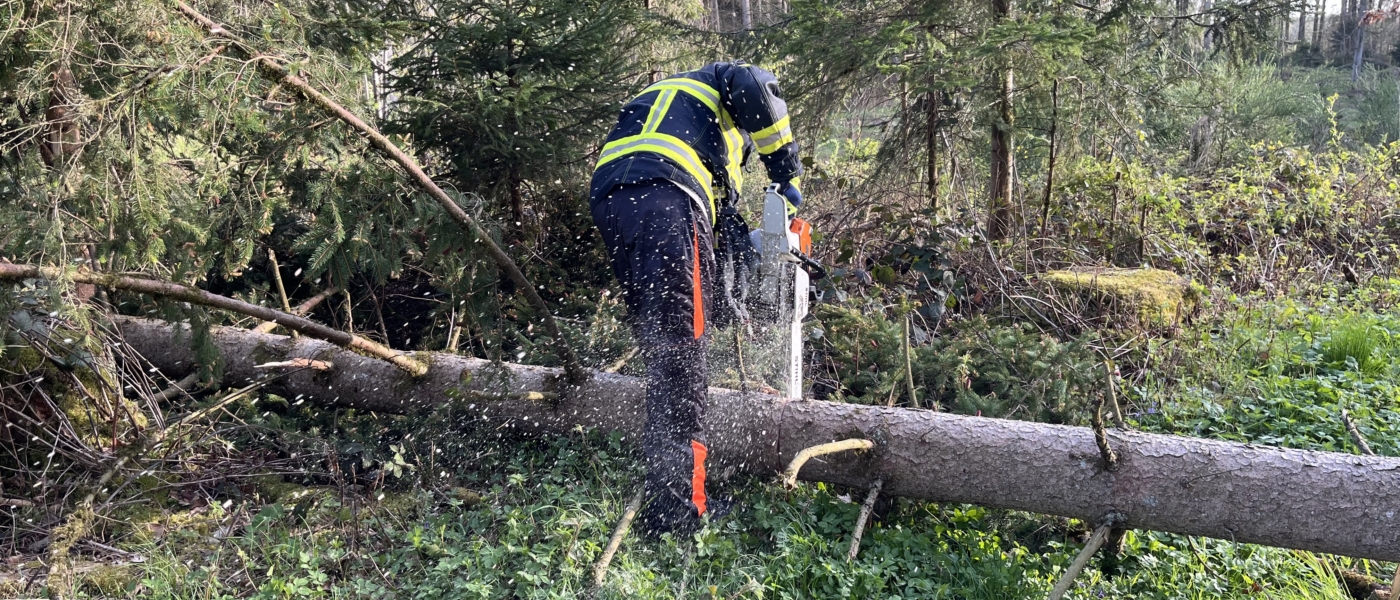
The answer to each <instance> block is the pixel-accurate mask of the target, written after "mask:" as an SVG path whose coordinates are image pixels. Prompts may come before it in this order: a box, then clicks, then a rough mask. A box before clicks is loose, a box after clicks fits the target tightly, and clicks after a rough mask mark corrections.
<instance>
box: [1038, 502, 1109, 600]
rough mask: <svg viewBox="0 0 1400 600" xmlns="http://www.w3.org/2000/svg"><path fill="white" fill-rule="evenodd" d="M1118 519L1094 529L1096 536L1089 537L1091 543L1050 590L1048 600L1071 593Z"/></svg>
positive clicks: (1055, 599) (1105, 522) (1081, 551)
mask: <svg viewBox="0 0 1400 600" xmlns="http://www.w3.org/2000/svg"><path fill="white" fill-rule="evenodd" d="M1116 520H1118V519H1116V518H1114V517H1109V518H1108V519H1106V520H1105V521H1104V523H1103V524H1101V525H1099V526H1098V527H1097V528H1095V529H1094V534H1093V535H1091V536H1089V542H1088V543H1087V544H1084V549H1083V550H1080V551H1079V555H1078V556H1075V557H1074V562H1072V563H1070V565H1069V568H1068V569H1066V570H1065V574H1064V575H1063V576H1061V577H1060V581H1059V582H1058V583H1056V584H1055V587H1054V589H1052V590H1050V596H1049V597H1048V600H1060V598H1063V597H1064V595H1065V592H1068V591H1069V587H1070V586H1072V585H1074V579H1075V578H1076V577H1079V574H1080V573H1081V572H1083V571H1084V567H1085V566H1086V565H1088V564H1089V559H1090V558H1093V556H1094V553H1096V552H1098V551H1099V546H1102V545H1103V543H1104V541H1106V540H1107V539H1108V533H1109V532H1110V531H1112V530H1113V522H1114V521H1116Z"/></svg>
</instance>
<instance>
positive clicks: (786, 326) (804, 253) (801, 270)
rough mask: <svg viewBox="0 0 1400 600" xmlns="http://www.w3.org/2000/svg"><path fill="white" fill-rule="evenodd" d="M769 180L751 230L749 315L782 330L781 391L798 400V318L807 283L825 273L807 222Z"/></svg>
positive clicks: (802, 311) (809, 289)
mask: <svg viewBox="0 0 1400 600" xmlns="http://www.w3.org/2000/svg"><path fill="white" fill-rule="evenodd" d="M778 189H779V185H778V184H776V183H775V184H771V185H769V186H768V189H767V192H766V193H765V194H764V197H763V220H762V222H761V225H762V226H761V227H760V228H759V229H757V230H755V231H754V232H753V236H752V237H754V238H757V239H755V240H754V246H755V247H756V248H757V250H758V253H759V259H758V269H757V274H756V279H757V288H758V289H757V294H756V295H755V297H754V298H753V299H752V302H751V306H752V308H753V310H752V313H753V316H754V318H755V320H757V321H758V322H759V324H761V325H762V324H772V325H774V326H776V327H778V328H779V329H781V330H785V331H783V335H784V337H785V338H786V342H787V344H786V345H787V358H786V365H785V369H784V374H785V378H784V385H785V387H786V389H784V390H782V391H783V392H784V394H785V395H786V396H787V397H789V398H793V399H800V398H802V341H803V335H802V320H803V319H805V318H806V317H807V310H808V306H809V304H808V303H809V302H810V300H811V298H812V296H813V294H814V288H813V287H812V281H813V280H816V279H821V278H823V277H826V270H825V269H823V268H822V266H821V264H820V263H818V262H817V261H815V260H813V259H812V258H811V257H810V256H808V255H809V254H810V253H811V251H812V226H811V225H810V224H808V223H807V222H806V221H803V220H802V219H797V218H793V217H792V216H790V214H789V213H788V203H787V199H786V198H784V197H783V195H782V194H779V193H778Z"/></svg>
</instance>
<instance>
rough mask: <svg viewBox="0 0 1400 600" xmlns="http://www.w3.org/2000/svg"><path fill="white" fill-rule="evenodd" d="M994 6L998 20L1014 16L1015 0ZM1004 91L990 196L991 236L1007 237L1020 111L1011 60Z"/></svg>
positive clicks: (1004, 69) (1003, 76)
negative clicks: (1013, 100) (1016, 108)
mask: <svg viewBox="0 0 1400 600" xmlns="http://www.w3.org/2000/svg"><path fill="white" fill-rule="evenodd" d="M992 10H993V11H994V12H995V13H996V15H997V19H998V20H1005V19H1008V18H1010V17H1011V0H992ZM998 75H999V79H1000V80H1001V93H1000V95H999V97H998V99H997V111H998V112H997V115H996V117H995V118H994V119H993V120H992V136H991V137H992V172H991V176H992V181H991V194H990V197H989V198H988V199H987V239H989V240H993V241H995V240H1000V239H1004V238H1005V237H1006V236H1007V234H1008V233H1009V232H1010V231H1011V225H1012V223H1011V194H1012V193H1013V191H1014V186H1013V183H1012V182H1013V181H1014V179H1013V178H1014V176H1015V175H1014V174H1015V170H1016V162H1015V154H1014V148H1013V146H1012V144H1013V143H1014V142H1013V140H1012V136H1011V128H1012V126H1013V125H1015V121H1016V114H1015V112H1014V111H1013V110H1012V105H1011V98H1012V95H1013V94H1015V93H1016V75H1015V69H1013V68H1012V66H1011V63H1010V61H1005V62H1003V64H1002V66H1001V72H1000V73H999V74H998Z"/></svg>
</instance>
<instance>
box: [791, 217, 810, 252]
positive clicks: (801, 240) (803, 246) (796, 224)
mask: <svg viewBox="0 0 1400 600" xmlns="http://www.w3.org/2000/svg"><path fill="white" fill-rule="evenodd" d="M789 229H791V230H792V232H793V233H795V234H797V249H798V251H800V252H802V253H803V254H807V255H811V254H812V224H811V223H808V222H806V221H803V220H802V219H798V218H796V217H794V218H793V219H792V226H791V227H789Z"/></svg>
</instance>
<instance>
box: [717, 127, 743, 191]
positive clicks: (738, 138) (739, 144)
mask: <svg viewBox="0 0 1400 600" xmlns="http://www.w3.org/2000/svg"><path fill="white" fill-rule="evenodd" d="M719 127H720V133H721V134H723V135H724V145H725V150H726V153H725V171H726V172H727V173H728V174H729V183H730V185H733V186H734V193H736V194H738V193H740V192H742V191H743V189H744V135H743V134H741V133H739V129H738V128H737V127H735V126H734V119H733V118H731V117H730V116H729V111H723V112H722V113H721V114H720V120H719Z"/></svg>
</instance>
